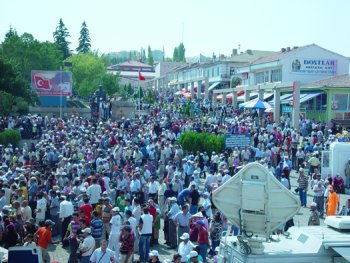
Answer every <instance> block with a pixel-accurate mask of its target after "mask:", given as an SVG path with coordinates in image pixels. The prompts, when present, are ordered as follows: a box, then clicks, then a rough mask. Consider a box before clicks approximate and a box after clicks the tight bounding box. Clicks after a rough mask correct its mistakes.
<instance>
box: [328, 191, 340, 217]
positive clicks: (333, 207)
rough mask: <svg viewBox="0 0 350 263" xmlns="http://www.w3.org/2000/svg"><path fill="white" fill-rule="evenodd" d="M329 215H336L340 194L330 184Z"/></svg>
mask: <svg viewBox="0 0 350 263" xmlns="http://www.w3.org/2000/svg"><path fill="white" fill-rule="evenodd" d="M328 190H329V194H328V199H327V216H334V215H335V214H336V213H337V210H339V196H338V194H337V193H336V192H335V191H334V188H333V186H332V185H330V186H328Z"/></svg>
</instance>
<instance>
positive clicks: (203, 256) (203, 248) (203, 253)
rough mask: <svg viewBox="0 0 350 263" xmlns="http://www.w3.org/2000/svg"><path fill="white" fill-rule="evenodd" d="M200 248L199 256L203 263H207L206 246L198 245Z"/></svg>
mask: <svg viewBox="0 0 350 263" xmlns="http://www.w3.org/2000/svg"><path fill="white" fill-rule="evenodd" d="M199 247H200V249H201V250H200V253H199V254H200V255H201V256H202V258H203V263H207V254H208V244H199Z"/></svg>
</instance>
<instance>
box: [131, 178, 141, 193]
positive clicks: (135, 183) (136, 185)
mask: <svg viewBox="0 0 350 263" xmlns="http://www.w3.org/2000/svg"><path fill="white" fill-rule="evenodd" d="M140 188H141V183H140V180H138V179H135V180H132V181H131V183H130V192H132V193H134V192H137V191H138V190H140Z"/></svg>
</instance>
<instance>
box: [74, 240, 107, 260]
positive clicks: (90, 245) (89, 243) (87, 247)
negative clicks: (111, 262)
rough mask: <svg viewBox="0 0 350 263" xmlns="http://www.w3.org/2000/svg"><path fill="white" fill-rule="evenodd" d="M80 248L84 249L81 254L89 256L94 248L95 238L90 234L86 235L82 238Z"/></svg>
mask: <svg viewBox="0 0 350 263" xmlns="http://www.w3.org/2000/svg"><path fill="white" fill-rule="evenodd" d="M80 249H83V250H84V251H85V252H83V253H82V254H81V255H82V256H83V257H86V256H90V255H91V254H92V253H94V250H95V239H94V238H93V237H92V236H91V235H88V236H87V237H86V238H84V241H83V243H82V244H81V245H80ZM105 256H106V255H105Z"/></svg>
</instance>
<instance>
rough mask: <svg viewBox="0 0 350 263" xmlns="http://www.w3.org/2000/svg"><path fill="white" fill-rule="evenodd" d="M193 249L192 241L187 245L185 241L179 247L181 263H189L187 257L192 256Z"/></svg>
mask: <svg viewBox="0 0 350 263" xmlns="http://www.w3.org/2000/svg"><path fill="white" fill-rule="evenodd" d="M192 249H193V244H192V242H191V241H189V240H188V241H187V243H186V244H185V242H184V241H182V242H181V243H180V245H179V249H178V251H177V252H178V253H179V254H180V255H181V262H187V256H188V255H189V254H190V252H191V251H192Z"/></svg>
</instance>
